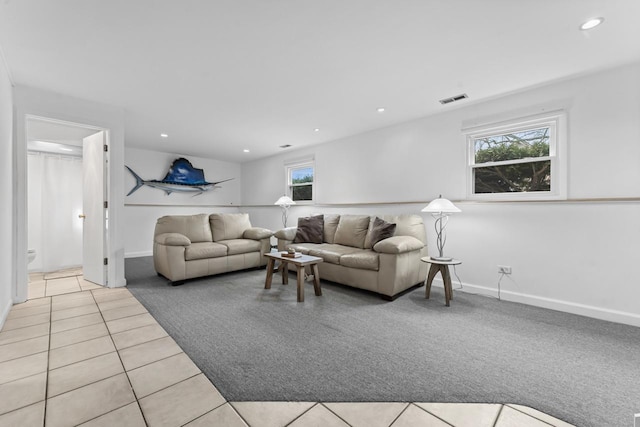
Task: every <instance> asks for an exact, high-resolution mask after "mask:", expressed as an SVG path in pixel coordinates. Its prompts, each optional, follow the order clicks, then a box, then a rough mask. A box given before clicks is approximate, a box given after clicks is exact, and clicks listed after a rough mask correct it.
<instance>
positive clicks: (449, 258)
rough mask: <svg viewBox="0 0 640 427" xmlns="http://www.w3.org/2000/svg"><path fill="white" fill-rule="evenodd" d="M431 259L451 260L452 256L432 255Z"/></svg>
mask: <svg viewBox="0 0 640 427" xmlns="http://www.w3.org/2000/svg"><path fill="white" fill-rule="evenodd" d="M431 259H432V260H434V261H451V260H453V258H451V257H450V256H432V257H431Z"/></svg>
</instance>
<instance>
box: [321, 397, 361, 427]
mask: <svg viewBox="0 0 640 427" xmlns="http://www.w3.org/2000/svg"><path fill="white" fill-rule="evenodd" d="M318 405H320V406H322V407H323V408H325V409H326V410H327V411H329V412H331V413H332V414H333V415H335V416H336V417H338V419H340V420H342V422H344V423H345V424H346V425H348V426H349V427H353V426H352V425H351V423H350V422H348V421H347V420H345V419H344V418H342V417H341V416H340V415H338V414H336V413H335V412H333V411H332V410H331V408H329V407H328V406H327V405H325V404H324V402H318Z"/></svg>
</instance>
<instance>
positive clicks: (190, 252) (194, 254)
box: [184, 242, 227, 261]
mask: <svg viewBox="0 0 640 427" xmlns="http://www.w3.org/2000/svg"><path fill="white" fill-rule="evenodd" d="M222 256H227V247H226V246H224V245H220V244H218V243H213V242H198V243H192V244H191V245H189V246H187V247H186V248H185V250H184V259H185V261H193V260H195V259H207V258H218V257H222Z"/></svg>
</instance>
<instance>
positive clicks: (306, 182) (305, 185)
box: [286, 160, 315, 203]
mask: <svg viewBox="0 0 640 427" xmlns="http://www.w3.org/2000/svg"><path fill="white" fill-rule="evenodd" d="M286 170H287V190H288V194H289V196H290V197H291V199H292V200H293V201H294V202H296V203H301V202H302V203H304V202H309V203H311V202H313V196H314V189H313V184H314V178H315V173H314V163H313V160H307V161H302V162H296V163H290V164H288V165H286Z"/></svg>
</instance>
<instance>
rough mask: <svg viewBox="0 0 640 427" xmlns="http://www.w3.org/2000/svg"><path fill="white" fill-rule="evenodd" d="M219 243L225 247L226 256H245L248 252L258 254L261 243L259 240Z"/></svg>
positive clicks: (234, 240) (233, 240)
mask: <svg viewBox="0 0 640 427" xmlns="http://www.w3.org/2000/svg"><path fill="white" fill-rule="evenodd" d="M216 243H219V244H221V245H224V246H226V247H227V254H228V255H236V254H246V253H248V252H260V247H261V243H260V241H259V240H250V239H231V240H220V241H219V242H216Z"/></svg>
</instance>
